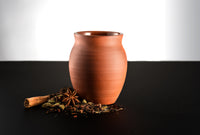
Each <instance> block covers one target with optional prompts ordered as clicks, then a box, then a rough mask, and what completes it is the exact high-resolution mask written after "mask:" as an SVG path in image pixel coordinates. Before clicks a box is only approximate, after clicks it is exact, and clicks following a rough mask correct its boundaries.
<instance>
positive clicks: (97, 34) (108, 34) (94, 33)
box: [74, 31, 123, 37]
mask: <svg viewBox="0 0 200 135" xmlns="http://www.w3.org/2000/svg"><path fill="white" fill-rule="evenodd" d="M74 35H81V36H86V37H102V36H103V37H113V36H122V35H123V33H121V32H115V31H78V32H75V33H74Z"/></svg>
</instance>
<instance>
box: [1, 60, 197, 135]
mask: <svg viewBox="0 0 200 135" xmlns="http://www.w3.org/2000/svg"><path fill="white" fill-rule="evenodd" d="M62 87H71V82H70V79H69V73H68V63H67V62H0V92H1V94H0V101H1V109H0V135H25V134H26V135H40V134H45V135H58V134H62V135H63V134H67V135H71V134H77V135H83V134H93V135H105V134H111V135H115V134H123V135H126V134H131V135H147V134H148V135H149V134H152V135H155V134H159V135H161V134H162V135H179V134H185V135H186V134H187V135H193V134H194V135H196V134H200V119H199V118H200V62H129V63H128V72H127V78H126V82H125V84H124V88H123V90H122V93H121V94H120V97H119V99H118V100H117V104H121V105H123V106H125V107H126V109H125V110H124V111H122V112H118V113H112V114H106V115H100V116H95V117H87V118H82V117H80V118H79V117H78V118H76V119H73V118H68V117H66V116H65V115H62V114H58V115H57V114H53V113H52V114H48V115H47V114H45V111H44V110H41V109H40V108H39V107H33V108H32V109H24V107H23V101H24V98H25V97H31V96H38V95H45V94H49V93H54V92H56V91H58V90H59V89H60V88H62Z"/></svg>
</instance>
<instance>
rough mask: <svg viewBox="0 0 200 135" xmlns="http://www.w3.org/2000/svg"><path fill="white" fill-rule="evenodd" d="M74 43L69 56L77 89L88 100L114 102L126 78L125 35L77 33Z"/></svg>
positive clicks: (96, 32)
mask: <svg viewBox="0 0 200 135" xmlns="http://www.w3.org/2000/svg"><path fill="white" fill-rule="evenodd" d="M74 36H75V44H74V46H73V48H72V50H71V54H70V59H69V72H70V79H71V82H72V85H73V88H74V89H77V91H78V93H79V94H80V96H81V97H83V98H86V99H87V100H88V101H92V102H94V103H101V104H113V103H115V101H116V100H117V98H118V96H119V94H120V92H121V90H122V88H123V85H124V81H125V78H126V72H127V57H126V53H125V50H124V48H123V46H122V37H123V34H121V33H119V32H109V31H81V32H76V33H74Z"/></svg>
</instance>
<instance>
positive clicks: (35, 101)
mask: <svg viewBox="0 0 200 135" xmlns="http://www.w3.org/2000/svg"><path fill="white" fill-rule="evenodd" d="M49 98H50V95H46V96H37V97H30V98H25V100H24V107H25V108H30V107H33V106H37V105H40V104H42V103H44V102H46V101H47V100H48V99H49Z"/></svg>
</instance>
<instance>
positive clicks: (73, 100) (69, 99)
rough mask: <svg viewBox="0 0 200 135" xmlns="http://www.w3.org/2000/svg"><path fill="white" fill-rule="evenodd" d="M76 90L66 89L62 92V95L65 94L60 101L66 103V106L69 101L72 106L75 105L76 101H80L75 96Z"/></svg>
mask: <svg viewBox="0 0 200 135" xmlns="http://www.w3.org/2000/svg"><path fill="white" fill-rule="evenodd" d="M76 94H77V91H76V90H74V91H72V90H71V89H69V88H68V89H67V91H66V92H65V93H63V95H64V96H66V97H65V98H64V99H63V100H62V102H64V103H66V105H65V106H66V107H67V106H69V105H70V103H72V104H73V105H74V106H75V105H76V103H80V101H79V100H78V96H76Z"/></svg>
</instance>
